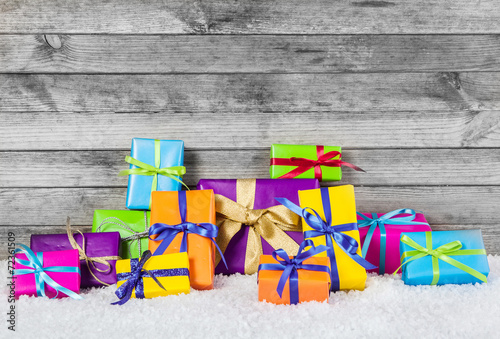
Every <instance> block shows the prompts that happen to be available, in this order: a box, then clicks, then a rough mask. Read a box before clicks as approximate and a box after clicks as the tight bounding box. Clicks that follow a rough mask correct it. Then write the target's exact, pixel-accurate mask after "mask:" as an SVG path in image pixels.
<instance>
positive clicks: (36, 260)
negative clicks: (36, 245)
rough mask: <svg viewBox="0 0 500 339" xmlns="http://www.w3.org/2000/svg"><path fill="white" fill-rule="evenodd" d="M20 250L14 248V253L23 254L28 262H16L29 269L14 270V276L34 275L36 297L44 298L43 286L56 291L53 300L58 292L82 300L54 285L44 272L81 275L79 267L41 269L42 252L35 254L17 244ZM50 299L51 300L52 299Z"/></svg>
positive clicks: (64, 288)
mask: <svg viewBox="0 0 500 339" xmlns="http://www.w3.org/2000/svg"><path fill="white" fill-rule="evenodd" d="M17 246H20V247H21V248H16V250H15V251H14V253H15V254H17V253H24V254H25V255H26V257H27V258H28V260H23V259H19V258H16V262H17V263H18V264H21V265H23V266H28V267H29V268H20V269H15V270H14V275H15V276H17V275H24V274H34V275H35V284H36V295H37V296H38V297H46V296H47V295H46V294H45V284H47V285H49V286H50V287H52V288H53V289H54V290H55V291H56V293H57V294H56V295H55V296H54V298H57V296H58V295H59V292H62V293H64V294H66V295H67V296H68V297H70V298H73V299H83V297H81V296H80V295H78V294H76V293H75V292H73V291H71V290H69V289H67V288H66V287H63V286H61V285H59V284H58V283H56V282H55V281H54V280H53V279H52V278H51V277H49V275H48V274H47V273H46V272H58V273H78V274H80V275H81V272H80V268H79V267H73V266H50V267H43V252H37V253H36V254H35V253H34V252H33V251H32V250H31V249H30V248H29V247H28V246H25V245H23V244H17ZM54 298H51V299H54Z"/></svg>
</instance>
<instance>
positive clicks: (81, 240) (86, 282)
mask: <svg viewBox="0 0 500 339" xmlns="http://www.w3.org/2000/svg"><path fill="white" fill-rule="evenodd" d="M72 243H73V245H72ZM75 243H76V245H74V244H75ZM30 248H31V250H32V251H34V252H49V251H65V250H72V249H76V250H79V253H80V254H79V255H80V269H81V287H82V288H86V287H97V286H107V285H111V284H115V283H116V271H115V262H116V260H118V259H120V257H119V256H118V255H119V250H120V233H118V232H106V233H74V234H73V233H70V235H68V234H33V235H31V245H30Z"/></svg>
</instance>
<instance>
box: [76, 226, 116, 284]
mask: <svg viewBox="0 0 500 339" xmlns="http://www.w3.org/2000/svg"><path fill="white" fill-rule="evenodd" d="M66 232H67V233H68V239H69V243H70V244H71V246H72V247H73V249H75V250H78V253H79V254H80V260H85V262H86V263H87V267H88V268H89V272H90V274H92V276H93V277H94V279H95V280H97V281H98V282H100V283H101V284H103V285H104V286H110V284H108V283H105V282H104V281H102V280H101V279H99V278H98V277H96V276H95V274H94V272H92V268H93V269H94V270H96V271H98V272H101V273H104V272H108V271H109V270H111V264H110V263H109V262H108V260H121V257H119V256H111V255H109V256H105V257H89V256H87V253H85V236H84V235H83V233H82V232H81V231H80V230H77V232H78V233H80V234H81V235H82V246H81V247H80V245H78V243H77V242H76V240H75V237H73V232H72V231H71V223H70V218H69V217H68V219H66ZM96 262H97V263H99V264H103V265H105V266H107V267H108V268H107V269H105V270H101V269H99V268H97V267H96V266H95V263H96ZM91 265H92V266H91Z"/></svg>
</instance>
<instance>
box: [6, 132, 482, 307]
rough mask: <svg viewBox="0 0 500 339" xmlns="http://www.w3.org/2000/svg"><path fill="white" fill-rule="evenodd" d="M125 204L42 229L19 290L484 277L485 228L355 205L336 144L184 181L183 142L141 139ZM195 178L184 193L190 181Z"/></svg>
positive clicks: (322, 290)
mask: <svg viewBox="0 0 500 339" xmlns="http://www.w3.org/2000/svg"><path fill="white" fill-rule="evenodd" d="M125 161H126V162H127V163H129V164H130V166H129V169H127V170H123V171H122V172H120V173H119V175H125V176H128V189H127V196H126V202H125V206H126V207H127V208H128V210H96V211H94V220H93V225H92V233H81V232H79V231H77V232H73V230H72V229H71V226H70V220H69V218H68V220H67V232H66V234H46V235H33V236H32V238H31V246H30V247H27V246H24V245H21V246H20V248H18V249H17V250H16V264H15V265H16V266H15V268H16V271H15V276H16V297H19V296H20V295H23V294H25V295H32V296H47V297H50V298H55V297H57V298H60V297H67V296H69V297H72V298H75V299H80V298H82V297H81V296H80V295H79V291H80V288H89V287H99V286H109V285H113V284H117V290H116V295H117V297H118V299H119V300H118V301H116V302H115V303H114V304H119V305H122V304H124V303H126V302H127V301H128V300H129V299H130V298H154V297H159V296H166V295H170V294H182V293H184V294H187V293H189V292H190V289H191V288H194V289H198V290H208V289H212V288H213V287H214V275H215V274H235V273H240V274H254V273H257V275H256V276H257V280H258V284H259V292H258V299H259V300H261V301H268V302H273V303H276V304H296V303H300V302H304V301H312V300H315V301H327V300H328V298H329V295H330V292H331V291H339V290H361V291H362V290H364V288H365V284H366V278H367V272H368V273H372V272H373V273H378V274H385V273H397V272H401V273H402V275H401V276H402V279H403V281H404V283H405V284H408V285H419V284H425V285H441V284H466V283H477V282H486V279H487V275H488V272H489V268H488V262H487V257H486V252H485V249H484V244H483V240H482V236H481V232H480V230H463V231H441V232H436V231H434V232H433V231H431V228H430V226H429V224H428V222H427V220H426V218H425V216H424V214H423V213H421V212H419V211H415V210H413V209H411V208H409V207H408V206H402V208H401V209H398V210H395V211H391V212H389V213H379V211H375V212H373V213H366V211H362V212H357V209H356V202H355V192H354V187H353V186H351V185H341V186H332V187H321V186H320V181H321V182H325V181H339V180H341V178H342V167H349V168H351V169H352V170H355V171H359V172H364V171H363V170H362V169H361V168H359V167H357V166H355V165H352V164H350V163H347V162H345V161H343V160H342V150H341V148H340V147H337V146H305V145H272V147H271V157H270V176H271V179H232V180H228V179H201V180H200V181H199V182H198V185H197V189H196V190H189V188H188V187H187V186H186V185H185V184H184V183H183V182H182V176H183V175H184V174H185V172H186V168H185V167H184V166H183V161H184V143H183V142H182V141H180V140H154V139H139V138H134V139H133V140H132V148H131V155H130V156H127V157H126V159H125ZM183 187H186V188H187V190H182V188H183Z"/></svg>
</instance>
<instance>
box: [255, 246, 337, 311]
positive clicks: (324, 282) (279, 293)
mask: <svg viewBox="0 0 500 339" xmlns="http://www.w3.org/2000/svg"><path fill="white" fill-rule="evenodd" d="M306 246H310V247H311V248H310V249H309V250H307V251H305V252H304V248H305V247H306ZM322 251H326V247H325V246H318V247H315V246H314V244H313V242H312V241H311V240H305V241H304V242H303V243H302V244H301V245H300V247H299V251H298V253H297V255H296V256H288V254H287V253H286V252H285V251H284V250H282V249H279V250H276V251H274V252H273V254H272V255H261V257H260V265H259V276H258V283H259V301H267V302H271V303H274V304H287V305H289V304H298V303H301V302H306V301H319V302H323V301H328V297H329V296H330V260H329V259H328V258H327V257H314V255H316V254H318V253H320V252H322Z"/></svg>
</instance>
